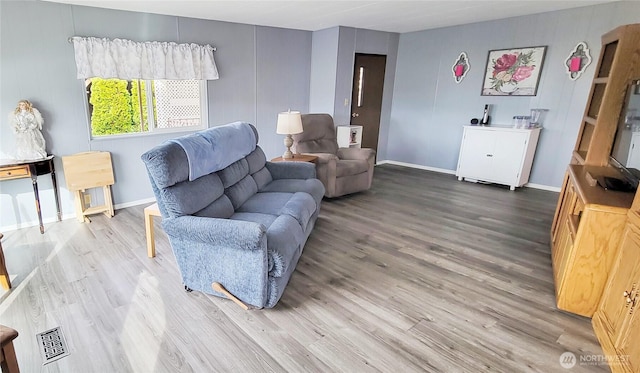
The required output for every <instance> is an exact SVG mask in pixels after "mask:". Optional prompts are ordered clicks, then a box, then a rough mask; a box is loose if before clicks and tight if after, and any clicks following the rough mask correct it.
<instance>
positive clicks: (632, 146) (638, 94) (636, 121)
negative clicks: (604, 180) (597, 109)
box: [611, 80, 640, 184]
mask: <svg viewBox="0 0 640 373" xmlns="http://www.w3.org/2000/svg"><path fill="white" fill-rule="evenodd" d="M611 158H612V160H613V161H614V162H612V163H614V166H616V167H618V168H620V169H621V171H623V173H625V174H626V175H625V176H627V177H630V178H631V179H632V180H630V181H633V182H634V184H637V182H638V177H639V176H640V171H639V169H640V80H636V81H633V82H632V83H631V84H630V85H629V87H628V89H627V96H626V100H625V104H624V106H623V107H622V113H621V115H620V121H619V122H618V129H617V130H616V136H615V138H614V140H613V147H612V149H611Z"/></svg>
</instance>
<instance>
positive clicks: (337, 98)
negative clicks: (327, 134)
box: [309, 27, 400, 159]
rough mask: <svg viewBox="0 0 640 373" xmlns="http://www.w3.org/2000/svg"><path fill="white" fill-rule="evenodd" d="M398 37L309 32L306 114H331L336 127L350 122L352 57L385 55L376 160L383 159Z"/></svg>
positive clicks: (355, 32)
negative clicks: (307, 109)
mask: <svg viewBox="0 0 640 373" xmlns="http://www.w3.org/2000/svg"><path fill="white" fill-rule="evenodd" d="M399 38H400V34H397V33H390V32H382V31H373V30H363V29H355V28H352V27H333V28H330V29H326V30H321V31H316V32H314V33H313V54H312V62H311V92H310V94H309V95H310V105H309V111H310V112H315V113H329V114H331V115H332V116H333V120H334V123H335V124H336V125H348V124H349V123H350V120H351V89H352V82H353V64H354V60H355V54H356V53H368V54H381V55H386V56H387V65H386V69H385V81H384V90H383V94H382V112H381V115H380V141H379V144H378V159H386V158H384V157H385V156H386V139H387V136H388V131H389V123H390V115H391V103H392V96H393V86H394V79H395V74H396V59H397V52H398V41H399ZM345 100H346V102H347V103H346V104H345ZM381 157H382V158H381Z"/></svg>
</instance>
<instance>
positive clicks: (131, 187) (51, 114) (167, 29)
mask: <svg viewBox="0 0 640 373" xmlns="http://www.w3.org/2000/svg"><path fill="white" fill-rule="evenodd" d="M26 14H28V15H29V16H28V17H27V16H25V15H26ZM115 25H117V27H116V26H115ZM73 35H80V36H99V37H109V38H115V37H120V38H127V39H132V40H136V41H144V40H158V41H175V42H194V43H200V44H211V45H213V46H215V47H216V48H217V52H216V53H215V58H216V63H217V65H218V69H219V71H220V79H219V80H215V81H209V82H208V97H209V124H210V126H215V125H220V124H225V123H229V122H233V121H237V120H243V121H248V122H250V123H253V124H255V125H256V127H257V128H258V132H259V135H260V141H259V143H260V145H261V146H262V147H263V149H264V150H265V153H266V154H267V157H268V158H271V157H276V156H278V155H280V154H281V153H282V151H283V150H284V146H283V145H282V136H280V135H277V134H276V133H275V122H276V118H277V113H278V112H280V111H285V110H287V109H288V108H291V109H296V110H300V111H303V112H306V111H308V109H309V89H310V87H309V84H310V83H309V76H310V70H311V43H312V33H311V32H307V31H297V30H287V29H277V28H269V27H258V26H252V25H242V24H233V23H226V22H216V21H205V20H198V19H190V18H181V17H172V16H161V15H153V14H145V13H135V12H123V11H114V10H106V9H99V8H91V7H81V6H71V5H65V4H56V3H47V2H31V1H29V2H25V1H21V2H13V1H9V2H7V1H2V2H0V77H1V83H0V114H1V115H2V118H6V115H7V114H8V113H9V112H10V111H11V110H13V109H14V108H15V106H16V104H17V102H18V100H20V99H29V100H31V101H32V102H33V103H34V105H35V106H36V107H37V108H38V109H39V110H40V111H41V112H42V114H43V116H44V118H45V130H44V135H45V139H46V140H47V150H48V151H49V152H50V153H52V154H55V155H56V156H57V158H56V162H55V165H56V168H57V173H56V174H57V178H58V184H59V187H60V188H59V189H60V197H61V200H62V207H63V213H64V214H65V215H67V216H69V215H71V216H73V213H74V212H73V211H74V210H73V200H72V196H71V195H70V193H69V192H68V191H67V190H66V187H65V181H64V175H63V172H62V164H61V160H60V157H61V156H64V155H69V154H73V153H77V152H81V151H88V150H104V151H109V152H111V154H112V158H113V166H114V173H115V178H116V183H115V185H114V186H113V189H112V190H113V199H114V202H115V203H116V204H119V205H121V206H126V205H127V204H135V203H136V202H139V201H141V200H147V199H151V198H152V197H153V193H152V192H151V188H150V186H149V181H148V178H147V175H146V172H145V170H144V166H143V164H142V162H141V161H140V155H141V154H142V153H143V152H144V151H146V150H147V149H150V148H151V147H153V146H155V145H157V144H159V143H160V142H162V141H164V140H166V139H168V138H171V137H175V136H177V134H175V133H172V134H167V135H147V136H130V137H126V138H117V139H100V140H90V139H89V134H88V133H89V131H88V128H87V116H86V112H85V106H84V100H85V98H84V94H83V85H82V82H81V81H80V80H77V79H76V77H75V74H76V68H75V62H74V56H73V47H72V45H71V44H69V43H68V42H67V38H69V37H70V36H73ZM0 123H6V122H5V121H2V122H0ZM0 136H1V137H0V146H1V149H0V151H2V153H3V157H5V156H4V155H6V154H11V153H13V151H14V138H13V134H12V133H11V129H10V128H9V126H8V125H6V124H5V125H2V126H0ZM39 186H40V191H41V202H42V212H43V218H44V220H45V221H53V220H54V217H55V206H54V202H53V201H54V199H53V191H52V186H51V181H50V178H49V177H47V176H44V177H40V178H39ZM36 221H37V216H36V213H35V207H34V202H33V194H32V188H31V185H30V183H29V181H28V180H26V179H20V180H9V181H3V182H2V183H0V227H2V228H3V229H10V228H13V227H19V226H26V225H31V224H33V223H34V222H36Z"/></svg>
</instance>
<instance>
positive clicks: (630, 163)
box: [625, 132, 640, 168]
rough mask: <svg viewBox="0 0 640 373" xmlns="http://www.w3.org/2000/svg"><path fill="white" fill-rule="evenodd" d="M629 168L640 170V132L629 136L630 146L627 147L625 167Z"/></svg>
mask: <svg viewBox="0 0 640 373" xmlns="http://www.w3.org/2000/svg"><path fill="white" fill-rule="evenodd" d="M625 166H626V167H629V168H640V132H634V133H633V135H631V146H629V158H628V159H627V164H626V165H625Z"/></svg>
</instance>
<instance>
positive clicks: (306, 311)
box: [0, 165, 608, 373]
mask: <svg viewBox="0 0 640 373" xmlns="http://www.w3.org/2000/svg"><path fill="white" fill-rule="evenodd" d="M375 172H376V174H375V179H374V186H373V188H372V189H371V190H370V191H368V192H365V193H360V194H356V195H352V196H349V197H344V198H340V199H335V200H325V201H324V202H323V205H322V211H321V214H320V218H319V219H318V222H317V224H316V228H315V230H314V231H313V233H312V234H311V237H310V239H309V241H308V242H307V245H306V247H305V249H304V253H303V255H302V257H301V259H300V262H299V264H298V267H297V269H296V272H295V273H294V274H293V276H292V278H291V281H290V283H289V285H288V287H287V289H286V291H285V293H284V296H283V298H282V299H281V301H280V303H278V305H277V306H276V307H275V308H274V309H270V310H252V311H243V310H242V309H240V307H238V306H236V305H235V304H234V303H232V302H231V301H229V300H226V299H222V298H216V297H212V296H208V295H204V294H202V293H197V292H193V293H186V292H185V291H184V290H183V287H182V285H181V283H180V278H179V274H178V270H177V267H176V264H175V260H174V257H173V254H172V252H171V249H170V246H169V243H168V241H167V238H166V235H165V234H164V233H163V232H162V231H161V227H160V225H159V224H156V232H157V234H156V239H157V252H158V255H157V257H156V258H155V259H149V258H147V257H146V248H145V241H144V240H145V238H144V237H145V236H144V224H143V212H142V210H143V207H144V206H138V207H132V208H127V209H122V210H118V211H116V216H115V217H114V218H112V219H108V218H106V217H103V216H101V215H96V216H94V217H93V219H92V220H93V222H92V223H90V224H82V223H78V222H77V221H76V220H66V221H63V222H58V223H52V224H48V225H47V226H46V232H45V234H44V235H40V234H39V232H38V228H37V227H33V228H28V229H21V230H18V231H12V232H5V239H4V240H3V247H4V249H5V257H6V261H7V265H8V269H9V272H10V274H11V280H12V282H13V284H14V289H13V290H12V291H10V292H3V290H1V289H0V323H1V324H5V325H9V326H12V327H14V328H15V329H17V330H18V331H19V332H20V336H19V337H18V338H17V339H16V340H15V349H16V352H17V355H18V361H19V363H20V367H21V369H22V372H40V371H42V372H240V371H242V372H263V371H273V372H283V371H289V372H339V371H341V372H374V371H382V372H393V373H401V372H402V373H404V372H417V371H426V372H484V371H493V372H569V370H565V369H564V368H562V367H561V365H560V363H559V358H560V355H561V354H562V353H563V352H565V351H570V352H573V353H574V354H575V355H576V356H577V358H578V359H579V358H580V357H581V356H586V357H589V356H593V355H600V354H602V351H601V349H600V347H599V345H598V344H597V341H596V339H595V336H594V333H593V331H592V328H591V324H590V320H589V319H586V318H583V317H579V316H575V315H572V314H568V313H565V312H562V311H559V310H557V308H556V307H555V302H554V287H553V282H552V269H551V261H550V251H549V229H550V224H551V220H552V218H553V212H554V207H555V203H556V199H557V193H552V192H546V191H540V190H535V189H527V188H523V189H519V190H517V191H515V192H510V191H509V190H508V188H506V187H500V186H495V185H482V184H471V183H467V182H459V181H457V180H455V177H454V176H453V175H445V174H438V173H432V172H427V171H421V170H414V169H408V168H403V167H398V166H391V165H384V166H378V167H376V171H375ZM55 326H61V327H62V329H63V332H64V334H65V336H66V339H67V342H68V344H69V347H70V351H71V354H70V355H69V356H67V357H65V358H63V359H61V360H58V361H56V362H53V363H50V364H48V365H45V366H44V367H43V366H42V360H41V357H40V354H39V352H38V349H37V345H36V339H35V335H36V334H37V333H39V332H42V331H45V330H47V329H50V328H52V327H55ZM599 371H608V368H607V367H606V366H602V365H595V366H589V365H585V364H580V363H578V365H576V366H575V367H574V368H573V369H572V370H570V372H599Z"/></svg>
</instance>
